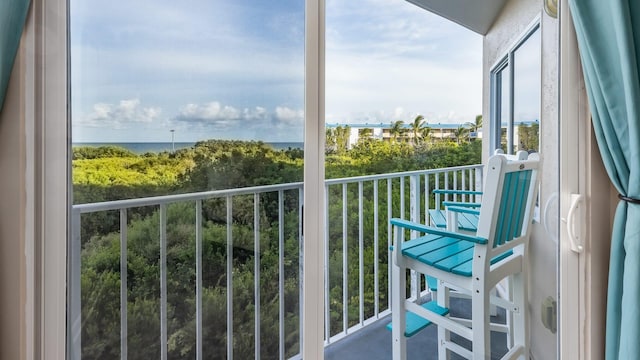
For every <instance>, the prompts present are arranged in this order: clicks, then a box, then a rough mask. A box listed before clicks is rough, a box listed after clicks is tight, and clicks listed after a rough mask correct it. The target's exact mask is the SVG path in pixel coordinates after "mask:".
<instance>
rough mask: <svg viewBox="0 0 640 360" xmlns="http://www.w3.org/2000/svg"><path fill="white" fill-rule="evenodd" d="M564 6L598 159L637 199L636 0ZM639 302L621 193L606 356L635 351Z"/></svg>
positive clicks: (635, 228)
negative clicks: (575, 41) (569, 15)
mask: <svg viewBox="0 0 640 360" xmlns="http://www.w3.org/2000/svg"><path fill="white" fill-rule="evenodd" d="M569 7H570V9H571V13H572V18H573V21H574V24H575V28H576V34H577V38H578V47H579V50H580V58H581V60H582V65H583V71H584V78H585V84H586V87H587V94H588V97H589V105H590V107H591V113H592V121H593V127H594V130H595V135H596V139H597V142H598V147H599V149H600V154H601V155H602V160H603V162H604V165H605V168H606V170H607V173H608V174H609V177H610V179H611V182H612V183H613V185H614V186H615V187H616V189H617V190H618V192H619V193H620V194H621V195H622V196H623V197H626V198H631V199H640V77H639V74H640V64H639V63H638V60H639V54H638V51H639V50H640V1H637V0H607V1H602V0H569ZM594 240H595V241H597V239H594ZM639 304H640V204H635V203H633V202H630V201H625V200H623V201H620V203H619V204H618V207H617V209H616V214H615V220H614V224H613V233H612V238H611V257H610V265H609V289H608V291H607V320H606V321H607V323H606V327H607V330H606V347H605V351H606V359H610V360H612V359H636V358H638V356H639V355H638V354H640V337H639V336H640V305H639Z"/></svg>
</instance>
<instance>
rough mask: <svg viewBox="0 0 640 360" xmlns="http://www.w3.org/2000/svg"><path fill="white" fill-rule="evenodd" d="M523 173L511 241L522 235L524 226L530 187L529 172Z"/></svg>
mask: <svg viewBox="0 0 640 360" xmlns="http://www.w3.org/2000/svg"><path fill="white" fill-rule="evenodd" d="M523 173H524V179H523V184H522V186H521V187H520V194H519V196H520V197H519V199H518V211H517V215H516V224H517V227H516V228H515V231H514V232H513V234H512V237H511V238H512V239H513V238H516V237H518V236H520V234H521V233H522V227H523V226H524V221H523V220H524V214H525V212H526V210H527V209H526V206H527V195H528V191H527V190H528V189H529V186H531V176H532V174H531V170H528V171H523Z"/></svg>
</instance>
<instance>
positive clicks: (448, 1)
mask: <svg viewBox="0 0 640 360" xmlns="http://www.w3.org/2000/svg"><path fill="white" fill-rule="evenodd" d="M406 1H407V2H410V3H412V4H414V5H416V6H419V7H421V8H423V9H425V10H428V11H430V12H432V13H434V14H437V15H440V16H442V17H444V18H445V19H449V20H451V21H453V22H455V23H457V24H460V25H462V26H464V27H466V28H467V29H469V30H471V31H474V32H476V33H478V34H480V35H486V34H487V32H488V31H489V29H490V28H491V25H493V22H494V20H495V19H496V17H497V16H498V14H499V13H500V10H502V7H503V6H504V4H505V3H506V0H406Z"/></svg>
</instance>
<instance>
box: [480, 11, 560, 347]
mask: <svg viewBox="0 0 640 360" xmlns="http://www.w3.org/2000/svg"><path fill="white" fill-rule="evenodd" d="M537 17H539V18H540V31H541V41H542V44H541V48H542V61H541V63H542V69H541V74H542V76H541V77H542V78H541V92H542V93H541V108H540V139H541V144H540V153H541V156H542V159H543V170H542V179H541V187H540V211H541V212H542V211H543V210H544V208H545V205H546V204H547V202H550V206H549V209H550V213H549V215H550V216H549V220H550V221H549V222H548V223H547V224H546V225H547V228H548V229H550V230H551V231H550V232H551V234H548V233H547V232H546V231H545V227H544V226H543V224H541V223H538V222H537V223H535V224H534V228H533V234H532V238H531V242H530V248H529V251H530V260H531V261H530V270H531V271H530V277H529V280H530V287H529V309H528V311H529V312H530V316H531V318H530V319H531V356H532V358H533V359H555V358H556V344H557V334H553V333H551V331H549V330H548V329H546V328H545V327H544V326H543V324H542V321H541V304H542V302H543V301H544V299H545V298H546V297H547V296H551V297H553V298H554V299H556V300H557V274H558V260H557V254H558V245H557V235H558V227H559V224H558V212H557V211H556V210H555V209H556V208H557V206H558V203H557V196H556V194H557V191H558V185H559V183H558V176H559V168H558V159H559V157H558V152H559V147H558V133H559V131H558V20H557V19H554V18H551V17H549V16H548V15H546V14H545V13H544V11H543V9H542V2H541V1H537V0H510V1H508V2H507V4H506V5H505V7H504V8H503V10H502V12H501V14H500V15H499V17H498V19H497V20H496V22H495V23H494V24H493V26H492V28H491V30H490V31H489V32H488V33H487V35H486V36H485V38H484V43H483V49H484V54H483V90H484V91H483V116H484V118H485V119H490V110H489V109H490V103H489V101H490V99H489V97H490V71H491V68H492V66H494V65H495V64H496V62H497V61H498V60H499V59H500V58H502V57H503V56H504V55H505V54H506V53H507V51H509V49H510V48H511V47H512V46H513V45H514V44H515V42H516V41H518V39H520V38H521V37H522V36H523V34H524V33H525V32H526V31H527V29H528V27H529V26H530V25H531V23H532V21H534V20H535V19H536V18H537ZM484 126H485V129H483V130H484V131H485V132H486V133H487V134H490V133H491V132H490V129H489V127H490V121H489V120H487V121H485V124H484ZM489 146H490V144H489V141H485V142H483V158H484V159H486V158H487V157H488V154H489ZM540 221H544V214H541V216H540Z"/></svg>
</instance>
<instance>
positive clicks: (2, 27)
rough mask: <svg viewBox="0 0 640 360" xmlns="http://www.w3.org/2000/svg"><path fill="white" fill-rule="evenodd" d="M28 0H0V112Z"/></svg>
mask: <svg viewBox="0 0 640 360" xmlns="http://www.w3.org/2000/svg"><path fill="white" fill-rule="evenodd" d="M29 3H30V0H0V111H2V105H3V104H4V96H5V94H6V92H7V86H8V85H9V77H10V75H11V69H12V68H13V61H14V60H15V58H16V53H17V52H18V45H19V43H20V36H21V35H22V28H23V27H24V22H25V19H26V18H27V11H28V10H29Z"/></svg>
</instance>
